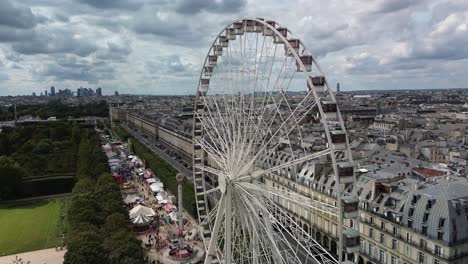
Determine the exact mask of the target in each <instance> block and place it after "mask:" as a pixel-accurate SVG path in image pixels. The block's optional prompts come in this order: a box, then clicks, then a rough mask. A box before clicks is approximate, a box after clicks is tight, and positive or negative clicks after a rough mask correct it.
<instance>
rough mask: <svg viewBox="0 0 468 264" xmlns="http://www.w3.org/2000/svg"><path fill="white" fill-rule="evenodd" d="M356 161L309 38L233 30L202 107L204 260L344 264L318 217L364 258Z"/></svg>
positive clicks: (198, 173)
mask: <svg viewBox="0 0 468 264" xmlns="http://www.w3.org/2000/svg"><path fill="white" fill-rule="evenodd" d="M352 162H353V161H352V156H351V152H350V148H349V142H348V138H347V135H346V130H345V126H344V124H343V120H342V117H341V114H340V112H339V109H338V107H337V104H336V100H335V97H334V95H333V93H332V91H331V89H330V88H329V86H328V84H327V80H326V78H325V76H324V75H323V73H322V71H321V69H320V67H319V66H318V64H317V62H316V61H315V58H314V57H313V56H312V54H310V53H309V52H308V51H307V49H306V48H305V46H304V45H303V42H302V41H301V40H300V39H299V38H297V37H295V36H294V35H293V34H292V33H291V32H290V31H289V30H288V29H287V28H285V27H282V26H280V25H278V24H277V23H275V22H274V21H268V20H264V19H260V18H245V19H240V20H237V21H235V22H233V23H231V24H229V25H227V26H226V27H225V28H224V29H223V30H222V31H221V32H220V34H219V35H218V36H217V38H216V39H215V40H214V42H213V44H212V45H211V48H210V50H209V52H208V54H207V56H206V59H205V62H204V65H203V69H202V71H201V75H200V80H199V84H198V92H197V95H196V101H195V107H194V126H193V181H194V187H195V192H196V204H197V212H198V220H199V223H200V226H201V234H202V237H203V242H204V245H205V250H206V257H205V263H339V262H341V261H342V255H343V254H338V253H335V254H333V253H330V252H328V251H327V250H326V249H325V248H324V247H323V246H322V245H321V244H320V243H319V242H318V241H316V240H315V239H314V236H313V235H311V232H310V230H311V228H309V227H311V226H312V225H314V224H316V223H314V221H313V216H314V215H315V214H316V213H318V212H320V213H321V214H325V215H328V216H329V217H330V218H334V219H335V220H336V221H338V225H337V230H335V232H336V233H337V234H336V236H337V237H338V240H339V243H338V248H337V252H345V254H344V255H346V253H348V254H349V253H356V252H358V251H359V233H358V232H357V231H355V230H353V228H352V227H353V226H354V228H356V227H357V226H358V225H357V223H356V221H357V220H356V219H357V199H356V198H355V197H356V196H355V195H354V193H353V192H354V191H355V190H354V188H353V183H354V182H355V176H354V171H353V163H352ZM325 178H326V180H327V181H328V180H329V181H332V184H331V185H329V186H332V187H331V188H329V189H327V190H324V189H323V187H321V186H325V185H324V183H323V182H324V179H325ZM312 189H313V190H316V191H317V192H323V193H324V194H326V195H328V196H329V197H335V202H333V203H332V202H327V201H328V199H327V200H326V201H324V200H323V199H320V198H318V199H317V197H315V196H311V195H310V192H308V190H312ZM324 196H325V195H324ZM330 200H333V199H330ZM353 221H354V222H353ZM348 222H351V223H353V224H352V225H351V227H350V228H347V227H343V225H344V224H345V223H348ZM347 225H348V226H349V224H347ZM356 242H357V243H356Z"/></svg>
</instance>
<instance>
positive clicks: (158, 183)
mask: <svg viewBox="0 0 468 264" xmlns="http://www.w3.org/2000/svg"><path fill="white" fill-rule="evenodd" d="M153 185H156V186H158V187H159V188H161V189H163V188H164V184H163V183H162V182H158V181H155V182H154V183H153V184H151V186H153Z"/></svg>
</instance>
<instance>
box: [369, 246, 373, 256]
mask: <svg viewBox="0 0 468 264" xmlns="http://www.w3.org/2000/svg"><path fill="white" fill-rule="evenodd" d="M369 256H371V257H373V256H374V246H373V245H371V244H369Z"/></svg>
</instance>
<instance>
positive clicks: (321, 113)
mask: <svg viewBox="0 0 468 264" xmlns="http://www.w3.org/2000/svg"><path fill="white" fill-rule="evenodd" d="M246 20H251V21H256V22H259V23H261V24H262V26H263V27H268V28H269V29H270V30H272V31H273V32H274V36H277V37H279V38H281V40H282V41H283V43H282V44H283V45H286V46H287V48H288V51H289V52H291V53H292V55H293V56H294V58H295V62H296V63H298V64H299V66H300V68H301V69H302V70H301V72H302V73H303V74H304V76H305V77H306V79H307V82H308V84H309V86H310V87H311V88H310V91H309V93H312V94H313V97H314V98H315V100H316V103H317V107H318V111H319V112H320V116H321V119H323V118H324V116H325V114H324V111H323V109H322V106H321V100H320V97H319V96H318V94H317V92H316V90H315V86H314V84H313V83H312V81H311V79H310V77H312V75H311V73H309V71H307V70H306V67H305V65H304V63H303V62H302V61H301V59H300V56H299V54H298V52H296V50H295V49H294V48H293V47H292V45H291V44H290V43H289V41H288V39H287V38H286V37H285V36H283V35H282V34H281V33H280V32H279V31H278V30H277V29H276V26H277V25H280V24H277V23H276V22H275V26H272V25H270V24H268V23H267V20H262V19H257V18H242V19H237V20H234V21H233V22H231V23H230V24H228V25H227V26H225V27H224V28H223V29H222V30H221V31H220V33H219V34H218V35H217V37H216V38H215V39H214V41H213V43H212V44H211V46H210V48H209V50H208V53H207V55H206V57H205V60H204V63H203V66H202V70H201V72H200V78H199V82H198V88H197V93H196V98H195V110H194V112H196V111H197V110H196V107H197V103H198V102H199V97H200V96H201V93H200V92H206V93H208V92H209V90H210V88H207V89H206V91H204V90H202V89H201V84H202V83H201V80H202V78H203V74H204V73H205V66H206V65H207V62H208V58H209V56H210V54H211V53H212V52H213V50H214V47H215V45H216V43H217V41H218V40H219V38H220V37H221V36H223V33H224V32H226V30H227V29H228V28H230V27H231V26H232V25H234V23H238V22H244V21H246ZM287 31H288V32H289V33H291V34H293V33H292V32H291V31H290V30H289V29H287ZM257 34H260V33H259V32H257ZM274 36H273V37H274ZM300 45H301V46H302V48H303V50H302V54H305V53H308V54H311V53H310V51H309V50H308V49H307V48H306V47H305V45H304V43H303V42H302V41H300ZM312 60H313V65H315V66H316V67H317V70H318V71H319V73H320V74H321V76H323V77H324V81H325V84H324V86H326V87H327V91H328V93H329V94H330V93H331V92H330V87H329V85H328V83H327V79H326V78H325V75H324V73H323V71H322V70H321V68H320V65H319V64H318V62H317V61H316V60H315V57H314V56H312ZM215 67H216V66H215ZM208 87H209V86H208ZM331 94H332V93H331ZM333 99H334V98H333ZM337 112H338V113H339V110H338V111H337ZM195 118H196V117H195V115H194V119H195ZM339 123H341V126H342V127H344V126H343V120H342V118H341V114H340V113H339ZM322 125H323V127H324V129H325V134H326V136H327V142H328V143H329V144H330V143H331V142H332V141H331V136H330V130H329V128H328V124H327V123H326V122H323V123H322ZM193 131H195V122H194V130H193ZM194 144H195V141H194ZM330 148H331V149H332V150H333V151H334V149H333V144H330ZM347 150H349V142H347ZM194 153H195V152H194ZM331 156H332V160H333V161H332V163H333V170H334V171H335V173H334V175H335V176H334V179H335V180H337V181H338V178H337V177H338V176H337V168H336V160H335V158H334V157H333V156H334V155H331ZM194 157H195V154H194ZM350 158H351V156H350ZM193 171H194V172H193V173H194V174H195V161H194V164H193ZM204 192H205V193H204V194H203V196H204V199H205V202H206V200H207V197H206V195H207V194H206V191H204ZM340 195H341V194H340V192H339V194H338V197H340ZM196 196H197V195H196ZM338 200H341V198H340V199H338ZM196 203H197V207H198V201H197V202H196ZM340 208H341V206H340ZM197 212H198V211H197ZM198 217H199V222H201V219H200V216H198ZM204 243H205V241H204ZM205 244H206V243H205ZM208 253H209V252H208Z"/></svg>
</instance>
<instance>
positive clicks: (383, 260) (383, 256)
mask: <svg viewBox="0 0 468 264" xmlns="http://www.w3.org/2000/svg"><path fill="white" fill-rule="evenodd" d="M379 261H380V263H387V253H385V251H383V250H382V249H381V250H380V254H379Z"/></svg>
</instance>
